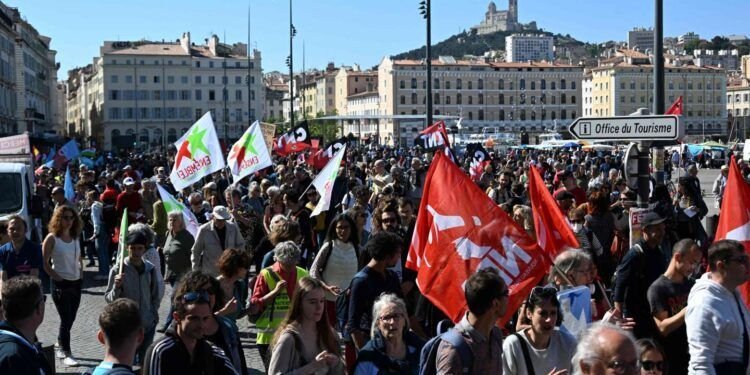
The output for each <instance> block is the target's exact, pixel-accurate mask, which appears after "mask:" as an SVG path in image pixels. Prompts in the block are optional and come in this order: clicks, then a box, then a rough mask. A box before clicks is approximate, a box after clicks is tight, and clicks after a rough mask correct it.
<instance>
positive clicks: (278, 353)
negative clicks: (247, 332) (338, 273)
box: [268, 277, 344, 374]
mask: <svg viewBox="0 0 750 375" xmlns="http://www.w3.org/2000/svg"><path fill="white" fill-rule="evenodd" d="M298 284H299V285H298V287H297V289H296V290H295V292H294V296H293V297H292V300H291V305H290V307H289V312H288V313H287V315H286V317H285V318H284V320H283V321H282V322H281V324H280V325H279V328H278V329H277V330H276V334H275V335H274V337H273V340H272V341H271V350H272V352H271V361H270V364H269V366H268V373H269V374H289V373H299V374H344V364H343V362H342V360H341V347H340V346H339V344H338V341H337V336H336V333H335V332H334V330H333V328H332V327H331V325H330V324H329V323H328V319H326V318H325V317H324V316H323V315H324V310H325V303H326V298H325V293H326V288H325V287H324V285H323V283H321V282H320V281H318V280H315V279H313V278H310V277H303V278H302V279H300V280H299V283H298Z"/></svg>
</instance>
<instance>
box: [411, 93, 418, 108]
mask: <svg viewBox="0 0 750 375" xmlns="http://www.w3.org/2000/svg"><path fill="white" fill-rule="evenodd" d="M411 104H412V105H416V104H417V94H416V93H412V94H411Z"/></svg>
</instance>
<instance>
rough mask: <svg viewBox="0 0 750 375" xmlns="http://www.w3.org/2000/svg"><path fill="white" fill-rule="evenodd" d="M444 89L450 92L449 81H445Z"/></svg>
mask: <svg viewBox="0 0 750 375" xmlns="http://www.w3.org/2000/svg"><path fill="white" fill-rule="evenodd" d="M445 89H446V90H450V89H451V81H445Z"/></svg>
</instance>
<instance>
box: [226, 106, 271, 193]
mask: <svg viewBox="0 0 750 375" xmlns="http://www.w3.org/2000/svg"><path fill="white" fill-rule="evenodd" d="M227 164H229V169H230V170H231V171H232V177H233V179H234V181H239V180H240V179H241V178H243V177H245V176H247V175H249V174H252V173H255V172H257V171H259V170H261V169H263V168H266V167H270V166H271V165H272V161H271V154H269V153H268V147H266V142H265V140H264V139H263V132H262V131H261V130H260V123H259V122H258V121H255V122H254V123H253V124H252V125H250V127H249V128H247V130H245V133H244V134H242V137H241V138H240V139H239V140H238V141H237V143H235V144H234V145H233V146H232V149H231V150H229V156H228V157H227Z"/></svg>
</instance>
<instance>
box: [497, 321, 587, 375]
mask: <svg viewBox="0 0 750 375" xmlns="http://www.w3.org/2000/svg"><path fill="white" fill-rule="evenodd" d="M530 329H531V328H527V329H525V330H524V331H521V332H518V335H519V336H521V337H523V340H524V343H525V344H526V347H527V348H528V350H529V357H530V359H531V363H532V364H533V366H534V373H535V374H537V375H546V374H549V373H550V371H552V369H556V371H559V370H562V369H567V370H568V372H570V373H572V366H571V363H572V362H571V359H572V358H573V355H574V354H575V351H576V345H577V342H576V339H575V337H573V336H572V335H571V334H569V333H566V332H563V331H560V329H559V328H555V330H554V331H552V336H551V337H550V339H549V345H548V346H547V348H546V349H541V350H540V349H535V348H534V346H532V345H531V343H530V342H529V338H528V336H526V331H528V330H530ZM503 353H504V354H503V374H504V375H508V374H511V375H514V374H519V375H522V374H528V373H529V372H528V370H527V369H526V361H525V360H524V357H523V350H522V349H521V343H520V342H519V340H518V336H516V335H510V336H508V337H506V338H505V340H504V341H503Z"/></svg>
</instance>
